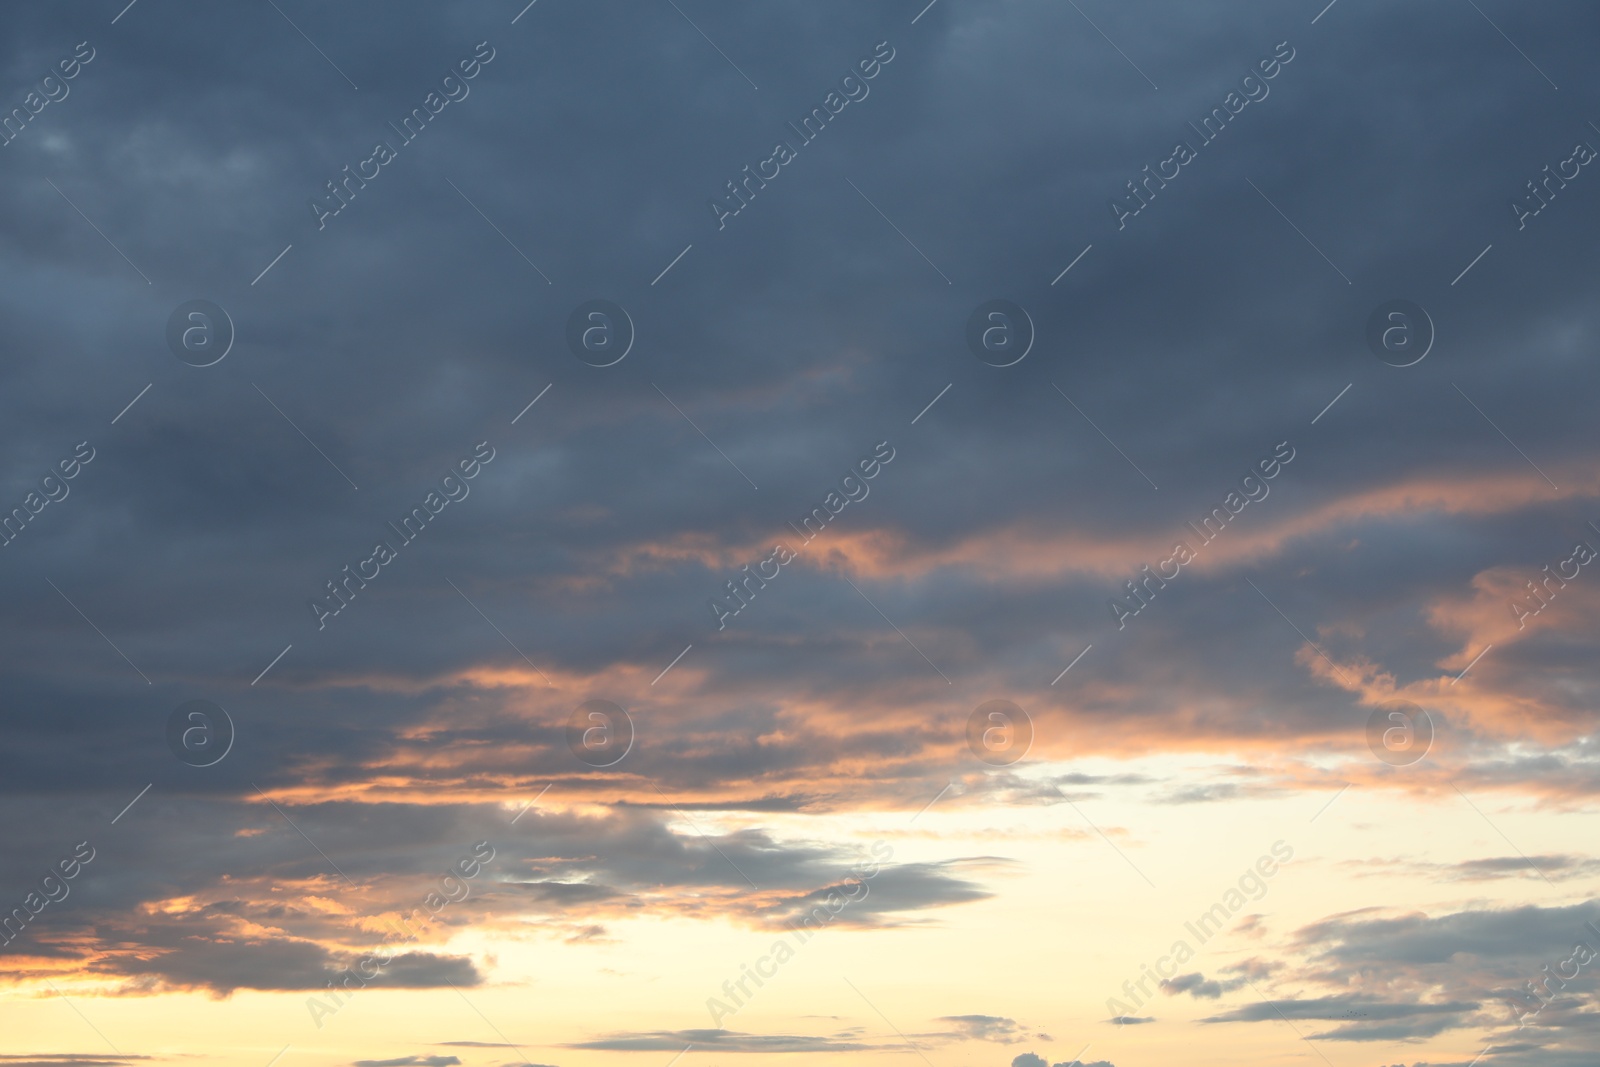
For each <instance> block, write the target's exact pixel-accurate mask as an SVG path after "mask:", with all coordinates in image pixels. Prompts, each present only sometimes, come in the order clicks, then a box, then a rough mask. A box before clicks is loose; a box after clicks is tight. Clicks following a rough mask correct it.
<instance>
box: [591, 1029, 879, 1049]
mask: <svg viewBox="0 0 1600 1067" xmlns="http://www.w3.org/2000/svg"><path fill="white" fill-rule="evenodd" d="M686 1045H693V1046H694V1047H695V1048H697V1049H700V1050H702V1051H707V1052H743V1053H749V1054H754V1053H785V1052H871V1051H877V1050H880V1049H883V1048H888V1047H891V1046H886V1045H877V1044H869V1043H866V1042H861V1041H855V1040H841V1039H837V1038H830V1037H811V1036H802V1035H796V1034H745V1033H740V1032H738V1031H735V1030H652V1031H646V1032H643V1033H626V1032H624V1033H615V1034H608V1035H607V1036H605V1037H601V1038H595V1039H593V1040H590V1041H578V1042H573V1043H570V1044H567V1045H564V1046H562V1047H563V1048H575V1049H596V1050H602V1051H607V1052H665V1051H668V1050H671V1051H673V1052H682V1051H683V1048H684V1046H686Z"/></svg>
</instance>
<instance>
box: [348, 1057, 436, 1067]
mask: <svg viewBox="0 0 1600 1067" xmlns="http://www.w3.org/2000/svg"><path fill="white" fill-rule="evenodd" d="M460 1062H461V1059H460V1057H458V1056H397V1057H395V1058H393V1059H387V1060H355V1061H353V1067H451V1065H452V1064H458V1063H460Z"/></svg>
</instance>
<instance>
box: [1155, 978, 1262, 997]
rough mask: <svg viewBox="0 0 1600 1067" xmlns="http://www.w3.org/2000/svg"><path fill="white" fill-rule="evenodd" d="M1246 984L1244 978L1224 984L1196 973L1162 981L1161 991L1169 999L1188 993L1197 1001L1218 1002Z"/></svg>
mask: <svg viewBox="0 0 1600 1067" xmlns="http://www.w3.org/2000/svg"><path fill="white" fill-rule="evenodd" d="M1244 984H1245V979H1243V978H1233V979H1229V980H1228V981H1226V982H1222V981H1218V980H1217V979H1215V978H1207V977H1206V976H1205V975H1203V974H1201V973H1200V972H1198V971H1196V972H1193V973H1191V974H1180V975H1177V976H1176V977H1173V978H1165V979H1162V981H1161V991H1162V992H1163V993H1165V994H1166V995H1167V996H1169V997H1175V996H1177V995H1179V994H1180V993H1188V994H1189V995H1190V996H1191V997H1193V998H1195V999H1196V1000H1216V999H1217V998H1219V997H1221V996H1222V994H1224V993H1228V992H1232V991H1233V990H1235V989H1238V988H1240V987H1241V986H1243V985H1244Z"/></svg>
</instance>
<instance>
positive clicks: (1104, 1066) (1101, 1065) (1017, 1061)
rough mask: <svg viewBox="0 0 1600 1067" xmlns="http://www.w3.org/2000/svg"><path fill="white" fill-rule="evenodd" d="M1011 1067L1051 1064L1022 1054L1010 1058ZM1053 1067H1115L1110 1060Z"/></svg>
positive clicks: (1032, 1055)
mask: <svg viewBox="0 0 1600 1067" xmlns="http://www.w3.org/2000/svg"><path fill="white" fill-rule="evenodd" d="M1011 1067H1051V1064H1050V1061H1048V1060H1046V1059H1045V1058H1044V1057H1043V1056H1039V1055H1036V1054H1035V1053H1032V1052H1024V1053H1022V1054H1020V1055H1018V1056H1015V1057H1013V1058H1012V1060H1011ZM1054 1067H1115V1065H1114V1064H1112V1062H1111V1061H1110V1060H1095V1061H1094V1062H1092V1063H1086V1062H1084V1061H1083V1060H1071V1061H1068V1062H1065V1063H1057V1064H1055V1065H1054Z"/></svg>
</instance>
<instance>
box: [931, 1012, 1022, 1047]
mask: <svg viewBox="0 0 1600 1067" xmlns="http://www.w3.org/2000/svg"><path fill="white" fill-rule="evenodd" d="M938 1021H939V1022H942V1023H952V1024H954V1025H955V1027H956V1031H957V1033H958V1034H959V1035H960V1036H961V1037H962V1038H963V1039H965V1040H968V1041H996V1042H999V1043H1000V1044H1003V1045H1011V1044H1015V1043H1016V1042H1018V1041H1025V1040H1027V1038H1028V1034H1029V1028H1028V1027H1024V1026H1018V1025H1017V1021H1016V1020H1015V1019H1008V1018H1006V1017H1005V1016H1003V1015H941V1016H940V1017H939V1020H938Z"/></svg>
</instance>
